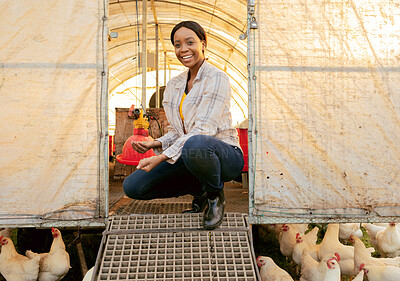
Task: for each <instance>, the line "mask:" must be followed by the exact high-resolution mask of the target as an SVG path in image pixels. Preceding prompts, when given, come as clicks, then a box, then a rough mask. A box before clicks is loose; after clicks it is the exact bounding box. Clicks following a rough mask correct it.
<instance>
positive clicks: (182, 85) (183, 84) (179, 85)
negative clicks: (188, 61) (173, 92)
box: [175, 60, 208, 89]
mask: <svg viewBox="0 0 400 281" xmlns="http://www.w3.org/2000/svg"><path fill="white" fill-rule="evenodd" d="M207 67H208V62H207V61H206V60H204V62H203V64H202V65H201V66H200V68H199V71H197V75H196V78H194V80H193V82H195V81H197V80H200V79H201V78H202V76H203V73H204V71H205V69H206V68H207ZM188 74H189V69H187V70H186V71H185V72H183V73H182V74H181V75H179V77H180V79H179V81H178V83H176V86H175V88H177V89H181V88H185V87H186V81H187V78H188Z"/></svg>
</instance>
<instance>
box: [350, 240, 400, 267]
mask: <svg viewBox="0 0 400 281" xmlns="http://www.w3.org/2000/svg"><path fill="white" fill-rule="evenodd" d="M349 241H350V242H351V243H352V244H353V245H354V270H355V272H354V274H357V272H358V270H359V268H360V266H361V264H364V265H391V266H397V267H398V266H400V257H397V258H374V257H371V253H370V252H369V251H368V250H367V248H366V247H365V245H364V243H363V242H362V241H361V240H360V239H359V238H357V237H354V236H350V238H349Z"/></svg>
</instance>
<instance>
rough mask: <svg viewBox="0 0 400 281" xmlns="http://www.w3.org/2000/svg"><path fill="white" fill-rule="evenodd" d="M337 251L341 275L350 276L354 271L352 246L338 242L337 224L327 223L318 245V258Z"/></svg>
mask: <svg viewBox="0 0 400 281" xmlns="http://www.w3.org/2000/svg"><path fill="white" fill-rule="evenodd" d="M330 253H338V254H339V256H340V260H339V264H340V269H341V271H342V275H347V276H352V275H353V273H354V247H353V246H347V245H343V244H342V243H340V242H339V224H335V223H332V224H328V228H327V230H326V233H325V236H324V238H323V239H322V242H321V244H320V246H319V252H318V258H319V259H321V258H322V257H324V256H326V255H329V254H330Z"/></svg>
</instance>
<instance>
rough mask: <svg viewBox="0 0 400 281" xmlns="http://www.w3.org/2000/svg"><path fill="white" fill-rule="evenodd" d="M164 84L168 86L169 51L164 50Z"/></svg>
mask: <svg viewBox="0 0 400 281" xmlns="http://www.w3.org/2000/svg"><path fill="white" fill-rule="evenodd" d="M164 86H165V87H166V86H167V52H164Z"/></svg>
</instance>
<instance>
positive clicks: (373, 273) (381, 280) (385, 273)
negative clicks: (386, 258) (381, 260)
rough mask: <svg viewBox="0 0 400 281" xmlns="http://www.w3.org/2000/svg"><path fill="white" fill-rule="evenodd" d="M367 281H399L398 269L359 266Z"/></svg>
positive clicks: (387, 266)
mask: <svg viewBox="0 0 400 281" xmlns="http://www.w3.org/2000/svg"><path fill="white" fill-rule="evenodd" d="M360 268H362V270H364V275H365V276H367V278H368V281H399V280H400V268H399V267H396V266H390V265H383V266H382V265H361V267H360Z"/></svg>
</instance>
